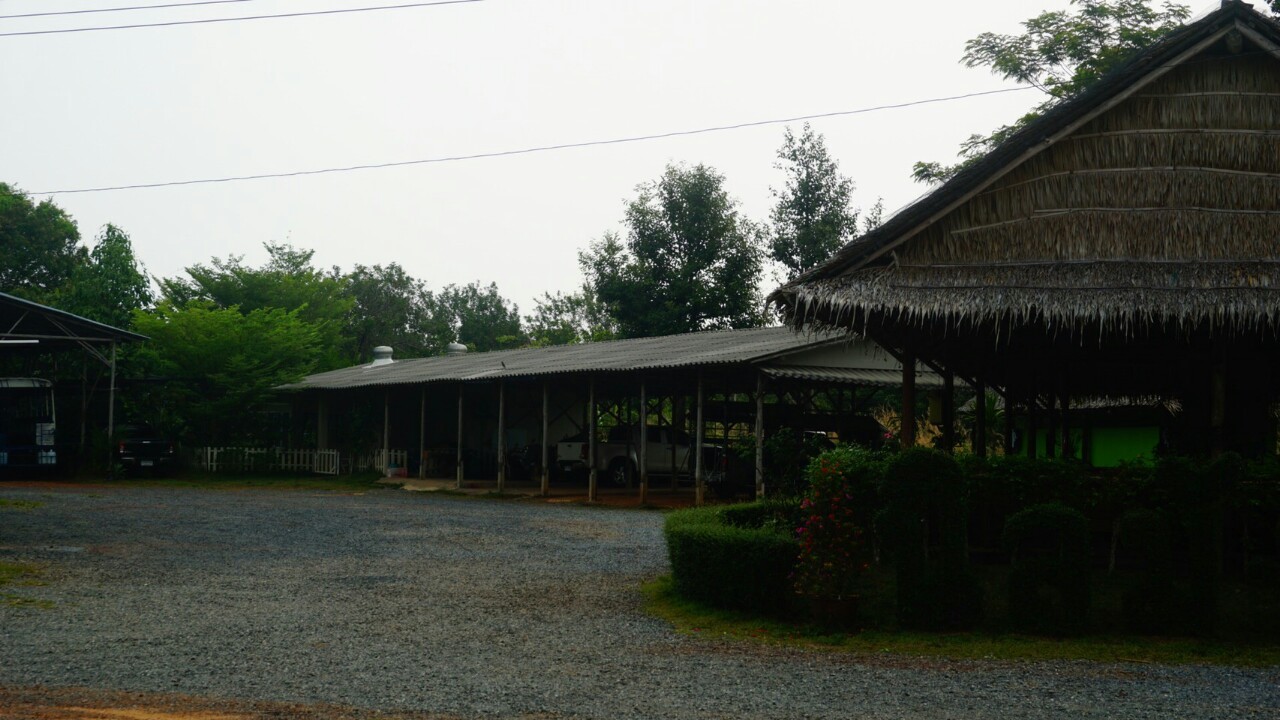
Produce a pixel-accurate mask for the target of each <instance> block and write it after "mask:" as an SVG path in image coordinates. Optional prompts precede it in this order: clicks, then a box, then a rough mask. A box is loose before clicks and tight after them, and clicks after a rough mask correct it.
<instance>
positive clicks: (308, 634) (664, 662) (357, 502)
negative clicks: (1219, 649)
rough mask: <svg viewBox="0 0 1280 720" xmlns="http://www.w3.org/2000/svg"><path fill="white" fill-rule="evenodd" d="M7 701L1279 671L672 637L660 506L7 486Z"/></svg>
mask: <svg viewBox="0 0 1280 720" xmlns="http://www.w3.org/2000/svg"><path fill="white" fill-rule="evenodd" d="M0 498H9V499H13V500H25V501H33V500H34V501H38V502H40V503H42V505H40V506H39V507H36V508H34V509H29V510H15V509H12V508H11V509H4V508H0V561H11V562H12V561H24V562H36V563H39V564H41V565H44V566H45V567H46V570H45V572H44V576H43V579H44V580H45V581H46V582H47V584H46V585H44V586H39V587H13V586H9V587H7V588H5V589H4V592H9V593H14V594H21V595H23V596H26V597H31V598H38V599H42V600H47V601H51V602H52V607H45V608H41V607H36V606H29V605H28V606H22V605H18V606H14V605H6V604H2V603H0V686H8V687H10V688H15V687H22V688H25V687H29V686H36V685H41V686H50V687H55V688H57V687H68V686H76V687H88V688H98V689H102V690H124V691H147V692H176V693H184V694H190V695H197V696H204V697H211V698H226V699H235V700H238V701H277V702H282V703H336V704H341V705H348V706H354V707H357V708H377V709H382V710H389V711H406V712H414V711H424V712H431V713H444V714H450V715H457V716H462V717H530V716H532V717H540V718H555V717H585V718H783V717H785V718H792V717H794V718H850V717H859V718H903V717H910V718H916V717H919V718H1109V719H1113V720H1114V719H1117V718H1277V717H1280V669H1276V668H1272V669H1269V670H1241V669H1230V668H1207V667H1176V668H1171V667H1159V666H1150V665H1099V664H1095V663H1083V662H1063V663H1002V662H946V661H937V660H916V659H912V658H903V657H877V658H870V659H867V658H850V657H847V656H841V655H836V654H829V653H821V652H803V651H778V650H771V649H767V648H761V647H756V646H752V645H747V644H740V643H734V644H720V643H716V642H714V641H710V640H705V639H700V638H687V637H680V636H676V635H674V634H673V633H672V632H671V631H670V628H669V627H668V626H666V625H665V624H664V623H663V622H661V621H658V620H655V619H652V618H649V617H647V616H645V615H644V614H643V613H642V612H641V608H640V603H641V600H640V596H639V591H638V586H639V584H640V583H641V582H642V581H643V580H645V579H647V578H651V577H654V576H656V575H659V574H661V573H663V572H665V570H666V559H665V556H664V552H665V551H664V547H663V542H662V535H661V523H662V517H661V515H659V514H657V513H653V512H635V511H619V510H606V509H597V508H582V507H566V506H550V505H543V504H529V503H521V502H500V501H476V500H468V499H457V498H449V497H439V496H430V495H424V494H415V493H407V492H400V491H394V490H385V491H375V492H370V493H368V494H363V495H340V494H322V493H306V492H273V491H245V492H225V491H221V492H214V491H203V490H181V489H169V488H150V489H141V488H106V489H92V490H90V489H83V488H81V489H74V490H71V491H68V490H49V489H40V488H27V487H21V486H4V485H0Z"/></svg>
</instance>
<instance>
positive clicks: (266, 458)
mask: <svg viewBox="0 0 1280 720" xmlns="http://www.w3.org/2000/svg"><path fill="white" fill-rule="evenodd" d="M196 465H197V466H199V467H200V468H201V469H202V470H208V471H209V472H219V471H224V472H225V471H231V472H237V471H239V472H244V471H252V470H282V471H286V472H313V473H316V474H319V475H337V474H338V471H339V469H340V468H341V463H340V458H339V457H338V451H337V450H285V449H282V448H244V447H204V448H197V449H196Z"/></svg>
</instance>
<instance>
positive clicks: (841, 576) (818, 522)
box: [793, 453, 871, 598]
mask: <svg viewBox="0 0 1280 720" xmlns="http://www.w3.org/2000/svg"><path fill="white" fill-rule="evenodd" d="M833 455H834V454H831V453H829V454H826V455H823V456H821V457H819V458H818V459H817V460H815V461H814V464H813V465H812V466H811V467H810V469H809V474H810V481H809V492H808V493H807V494H806V495H805V498H804V500H802V501H801V503H800V526H799V527H797V528H796V539H797V540H799V541H800V555H799V557H798V558H797V560H796V570H795V573H794V575H793V580H794V582H795V589H796V592H798V593H800V594H802V595H808V596H810V597H818V598H842V597H850V596H853V595H855V594H857V591H858V581H859V579H860V578H861V577H862V575H863V573H865V572H866V571H867V570H869V569H870V568H871V562H870V560H871V552H870V544H869V543H868V541H867V538H866V537H865V531H864V529H863V527H862V526H861V523H860V522H859V516H860V515H863V514H865V513H862V512H859V508H858V500H859V499H860V498H858V497H857V496H856V490H855V488H853V487H851V478H848V477H846V474H845V473H844V472H843V471H842V470H843V468H842V467H841V463H840V462H839V457H838V456H833Z"/></svg>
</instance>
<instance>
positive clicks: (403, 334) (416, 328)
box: [345, 262, 453, 361]
mask: <svg viewBox="0 0 1280 720" xmlns="http://www.w3.org/2000/svg"><path fill="white" fill-rule="evenodd" d="M347 293H348V294H349V295H350V297H351V299H352V305H351V310H350V314H349V316H348V319H347V325H346V330H345V334H346V336H347V338H348V339H349V341H350V342H351V343H352V345H353V346H354V348H355V356H356V357H357V358H359V359H360V360H361V361H363V360H364V359H366V358H368V357H370V356H371V355H372V352H373V348H374V347H376V346H378V345H390V346H392V347H393V348H395V350H396V356H397V357H423V356H426V355H433V354H435V353H438V352H439V351H441V350H443V349H444V346H445V345H447V344H448V343H449V341H450V340H452V339H453V334H452V332H451V330H450V328H449V326H448V324H447V323H445V322H444V318H442V317H440V316H439V314H438V313H434V312H432V310H433V308H434V307H435V299H434V297H432V294H431V292H430V291H429V290H427V289H426V287H425V285H424V284H423V283H422V281H421V280H417V279H415V278H414V277H413V276H411V275H409V274H408V273H406V272H405V271H404V268H402V267H400V265H399V264H398V263H394V262H393V263H391V264H389V265H387V266H386V267H383V266H381V265H374V266H373V267H365V266H364V265H356V267H355V269H354V270H352V271H351V272H350V273H349V274H348V275H347Z"/></svg>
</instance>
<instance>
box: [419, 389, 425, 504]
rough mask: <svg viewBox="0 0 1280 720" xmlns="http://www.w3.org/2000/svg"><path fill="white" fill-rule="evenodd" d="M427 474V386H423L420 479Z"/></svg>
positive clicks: (420, 414) (420, 416) (420, 409)
mask: <svg viewBox="0 0 1280 720" xmlns="http://www.w3.org/2000/svg"><path fill="white" fill-rule="evenodd" d="M426 476H427V386H426V385H423V386H422V401H421V404H420V405H419V406H418V479H420V480H421V479H422V478H425V477H426Z"/></svg>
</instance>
